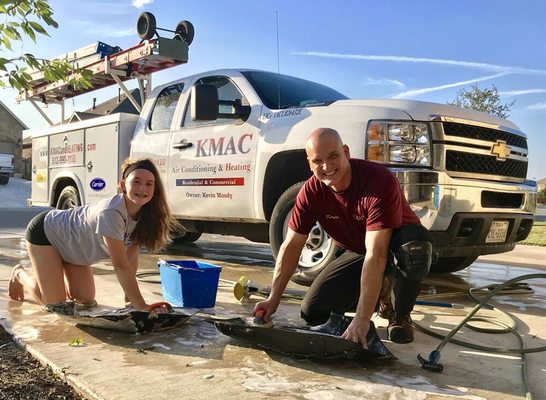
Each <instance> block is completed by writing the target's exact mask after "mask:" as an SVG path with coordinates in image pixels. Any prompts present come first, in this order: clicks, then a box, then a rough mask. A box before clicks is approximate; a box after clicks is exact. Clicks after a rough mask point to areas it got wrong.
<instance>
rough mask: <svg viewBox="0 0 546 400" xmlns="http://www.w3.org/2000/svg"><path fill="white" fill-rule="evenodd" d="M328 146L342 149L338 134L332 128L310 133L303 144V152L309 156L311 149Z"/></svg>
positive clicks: (319, 129)
mask: <svg viewBox="0 0 546 400" xmlns="http://www.w3.org/2000/svg"><path fill="white" fill-rule="evenodd" d="M324 144H329V145H334V146H335V147H336V148H339V149H341V148H342V147H343V141H342V140H341V136H339V133H338V132H337V131H336V130H335V129H332V128H318V129H315V130H314V131H313V132H311V135H310V136H309V138H308V139H307V142H306V143H305V151H306V153H307V156H309V151H310V150H311V149H316V148H317V147H318V146H320V145H324Z"/></svg>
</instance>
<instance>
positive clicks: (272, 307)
mask: <svg viewBox="0 0 546 400" xmlns="http://www.w3.org/2000/svg"><path fill="white" fill-rule="evenodd" d="M278 306H279V302H278V301H275V300H273V299H267V300H265V301H260V302H259V303H257V304H256V305H255V306H254V311H253V312H252V314H253V315H254V316H256V312H257V311H258V310H264V311H265V315H264V316H263V320H264V321H265V322H269V321H271V316H272V315H273V314H275V311H277V307H278Z"/></svg>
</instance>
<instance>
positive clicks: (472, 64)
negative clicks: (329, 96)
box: [0, 0, 546, 180]
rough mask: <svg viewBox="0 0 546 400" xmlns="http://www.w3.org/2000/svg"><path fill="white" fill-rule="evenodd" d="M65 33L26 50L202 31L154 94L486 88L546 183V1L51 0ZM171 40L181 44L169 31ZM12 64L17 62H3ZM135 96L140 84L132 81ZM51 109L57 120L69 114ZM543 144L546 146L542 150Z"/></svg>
mask: <svg viewBox="0 0 546 400" xmlns="http://www.w3.org/2000/svg"><path fill="white" fill-rule="evenodd" d="M50 4H51V6H52V8H53V11H54V16H53V17H54V19H55V20H56V21H57V22H58V23H59V28H58V29H52V28H50V29H48V32H49V34H50V37H46V36H40V37H38V40H37V44H34V43H33V42H32V41H31V40H30V39H29V40H26V41H24V43H23V44H22V45H20V46H15V47H14V52H13V53H12V54H11V55H10V54H8V56H10V57H13V56H16V55H18V54H20V53H26V52H30V53H32V54H34V55H35V56H37V57H40V58H53V57H55V56H57V55H60V54H63V53H66V52H69V51H71V50H75V49H78V48H81V47H84V46H86V45H89V44H91V43H94V42H96V41H102V42H105V43H107V44H110V45H112V46H120V47H122V48H124V49H125V48H128V47H131V46H134V45H136V44H138V43H139V41H140V39H139V38H138V36H137V33H136V22H137V19H138V16H139V15H140V13H141V12H143V11H148V12H151V13H153V14H154V15H155V17H156V21H157V26H158V27H160V28H165V29H171V30H174V28H175V27H176V25H177V24H178V22H179V21H181V20H188V21H190V22H191V23H192V24H193V25H194V27H195V39H194V41H193V43H192V44H191V46H190V51H189V62H188V63H187V64H184V65H182V66H178V67H175V68H172V69H168V70H165V71H161V72H158V73H156V74H154V76H153V78H152V81H153V85H154V86H155V85H158V84H162V83H167V82H169V81H171V80H174V79H177V78H179V77H184V76H188V75H192V74H194V73H199V72H204V71H208V70H213V69H218V68H237V67H243V68H256V69H264V70H268V71H277V70H280V72H281V73H284V74H288V75H293V76H297V77H301V78H305V79H309V80H312V81H316V82H319V83H322V84H325V85H327V86H330V87H332V88H334V89H336V90H338V91H339V92H341V93H343V94H345V95H346V96H348V97H350V98H355V99H357V98H367V99H369V98H400V99H413V100H420V101H431V102H437V103H447V102H450V101H453V100H454V99H455V97H456V96H457V92H458V91H460V90H461V89H463V88H464V89H469V88H470V85H472V84H474V83H477V84H478V86H479V87H480V88H490V87H491V85H495V86H496V87H497V89H498V91H499V93H500V95H501V103H503V104H504V103H510V102H512V101H514V100H515V103H514V105H513V106H512V109H511V111H510V117H509V119H510V120H511V121H512V122H514V123H515V124H516V125H517V126H518V127H519V128H520V130H521V131H523V132H524V133H526V134H527V137H528V145H529V160H530V161H529V171H528V175H527V177H528V178H529V179H535V180H536V179H542V178H546V145H545V144H544V143H543V142H544V140H545V139H546V135H545V129H546V128H545V126H546V23H545V22H544V21H545V16H546V1H543V0H518V1H514V0H442V1H438V0H435V1H434V0H412V1H407V0H391V1H389V0H383V1H377V0H346V1H343V0H340V1H336V2H334V1H331V0H329V1H324V0H299V1H298V0H292V1H286V0H277V1H269V0H230V1H225V0H117V1H116V0H104V1H103V0H100V1H99V0H50ZM159 33H160V35H162V36H167V37H171V36H172V34H171V33H169V32H163V31H159ZM2 56H4V57H5V55H2ZM128 86H129V87H134V86H135V85H134V84H128ZM116 94H117V88H114V87H111V88H107V89H100V90H98V91H94V92H91V93H89V94H86V95H82V96H78V97H76V98H74V99H70V100H68V101H67V102H66V115H67V116H68V115H70V114H71V112H72V111H81V110H85V109H87V108H90V107H91V106H92V99H93V97H95V98H97V102H101V101H104V100H107V99H109V98H111V97H113V96H115V95H116ZM0 100H1V101H2V102H3V103H4V104H5V105H6V106H8V107H9V108H10V109H11V110H12V112H14V113H15V114H16V115H17V116H18V117H19V118H20V119H21V120H22V121H23V122H24V123H25V124H26V125H27V126H28V127H30V128H43V127H46V126H47V123H46V122H45V120H44V119H42V118H41V116H40V115H39V113H38V112H37V111H36V110H34V108H33V107H32V106H31V105H30V104H28V102H27V103H26V104H25V103H21V104H16V103H15V92H14V91H13V90H11V89H4V90H0ZM44 111H45V112H46V113H47V114H48V115H50V117H51V118H52V119H54V121H59V119H60V108H59V107H58V106H54V105H52V106H50V107H48V108H46V109H44ZM541 143H542V144H541Z"/></svg>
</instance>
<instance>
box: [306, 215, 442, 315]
mask: <svg viewBox="0 0 546 400" xmlns="http://www.w3.org/2000/svg"><path fill="white" fill-rule="evenodd" d="M411 241H424V242H432V238H431V236H430V233H429V232H428V230H427V229H426V228H425V227H423V226H422V225H417V224H416V225H405V226H403V227H401V228H399V229H394V230H393V233H392V237H391V241H390V243H389V250H390V252H391V253H395V252H396V250H397V249H398V248H399V247H400V246H402V245H404V244H406V243H408V242H411ZM363 262H364V255H362V254H358V253H354V252H350V251H346V252H345V253H343V254H342V255H341V256H340V257H338V258H337V259H335V260H334V261H332V262H331V263H330V264H328V265H327V266H326V267H325V268H324V270H323V271H322V272H321V273H320V274H319V275H318V277H317V278H316V279H315V280H314V281H313V284H312V285H311V287H310V288H309V290H308V292H307V294H306V295H305V298H304V299H303V302H302V305H301V316H302V318H303V319H304V320H305V321H307V323H308V324H310V325H319V324H323V323H325V322H326V321H327V320H328V318H329V317H330V313H331V312H336V313H339V314H343V313H345V312H347V311H352V310H355V309H356V306H357V304H358V298H359V296H360V276H361V273H362V265H363ZM426 267H427V268H428V267H430V265H428V266H426ZM385 275H389V276H390V277H391V278H394V280H395V283H394V296H395V301H394V310H395V312H397V313H399V314H409V313H410V312H411V311H412V310H413V306H414V305H415V301H416V300H417V296H418V294H419V286H420V282H421V281H420V280H419V281H415V280H409V279H407V278H405V277H404V276H403V275H402V274H401V273H399V272H397V270H396V268H390V267H389V265H387V268H385Z"/></svg>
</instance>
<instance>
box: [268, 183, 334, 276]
mask: <svg viewBox="0 0 546 400" xmlns="http://www.w3.org/2000/svg"><path fill="white" fill-rule="evenodd" d="M302 186H303V182H300V183H297V184H295V185H293V186H291V187H289V188H288V189H287V190H286V191H285V192H284V193H283V194H282V196H281V197H280V198H279V200H278V201H277V204H276V205H275V208H274V209H273V214H272V215H271V222H270V224H269V242H270V243H271V250H272V251H273V256H274V257H275V258H276V257H277V254H278V253H279V248H280V247H281V244H282V242H283V240H284V238H285V237H286V231H287V229H288V221H289V220H290V216H291V215H292V207H293V206H294V203H295V201H296V196H297V194H298V192H299V191H300V189H301V187H302ZM339 252H340V248H339V247H338V246H337V245H336V244H335V243H334V241H333V240H332V239H331V238H330V236H328V234H327V233H326V232H325V231H324V229H323V228H322V227H321V226H320V224H319V223H317V224H316V225H315V226H314V227H313V229H311V232H310V233H309V237H308V239H307V242H306V243H305V246H304V248H303V251H302V253H301V256H300V262H299V266H298V269H297V271H296V273H294V275H293V276H292V278H291V279H292V281H293V282H296V283H298V284H300V285H305V286H310V285H311V283H313V280H314V279H315V278H316V277H317V275H318V274H319V273H320V271H322V269H323V268H324V267H325V266H326V265H327V264H328V263H330V262H332V261H333V260H335V259H336V258H337V256H338V254H339Z"/></svg>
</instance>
